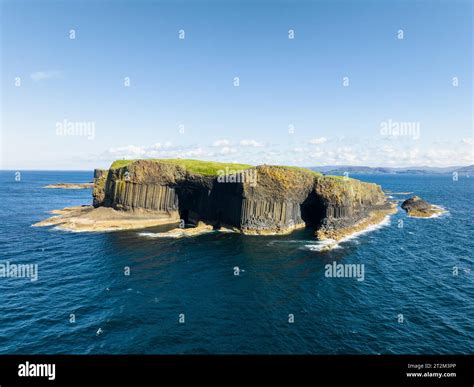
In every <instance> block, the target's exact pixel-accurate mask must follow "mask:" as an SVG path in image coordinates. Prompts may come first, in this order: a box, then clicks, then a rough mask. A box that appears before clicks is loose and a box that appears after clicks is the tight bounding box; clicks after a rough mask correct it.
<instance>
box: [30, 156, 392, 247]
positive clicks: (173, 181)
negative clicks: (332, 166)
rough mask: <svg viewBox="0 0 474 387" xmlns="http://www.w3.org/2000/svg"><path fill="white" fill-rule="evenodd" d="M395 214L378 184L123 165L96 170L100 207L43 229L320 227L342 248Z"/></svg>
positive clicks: (308, 174) (278, 170) (264, 230)
mask: <svg viewBox="0 0 474 387" xmlns="http://www.w3.org/2000/svg"><path fill="white" fill-rule="evenodd" d="M395 211H396V205H395V204H394V203H391V202H389V201H388V200H387V198H386V196H385V194H384V192H383V191H382V189H381V187H380V186H379V185H377V184H373V183H365V182H362V181H359V180H356V179H352V178H347V177H340V176H325V175H322V174H320V173H318V172H314V171H311V170H309V169H305V168H299V167H287V166H271V165H260V166H257V167H254V166H251V165H245V164H228V163H217V162H207V161H197V160H181V159H175V160H172V159H166V160H119V161H116V162H114V163H113V164H112V165H111V167H110V169H108V170H99V169H96V170H95V172H94V189H93V203H92V206H82V207H71V208H66V209H63V210H57V211H55V212H54V213H55V215H56V216H53V217H51V218H49V219H46V220H44V221H42V222H39V223H37V224H35V226H49V225H56V226H58V227H59V228H62V229H68V230H76V231H110V230H119V229H120V230H121V229H138V228H145V227H151V226H156V225H161V224H176V226H177V228H178V227H179V224H180V223H181V226H182V225H184V224H186V225H194V226H198V227H197V228H198V229H200V228H202V229H203V230H205V231H208V230H209V229H214V230H226V231H229V230H233V231H236V232H241V233H244V234H252V235H275V234H286V233H289V232H291V231H293V230H294V229H297V228H301V227H312V228H314V230H315V235H316V236H317V237H318V239H333V240H336V241H337V240H340V239H342V238H344V237H346V236H348V235H350V234H352V233H354V232H357V231H361V230H363V229H365V228H366V227H368V226H370V225H373V224H377V223H380V222H381V221H382V220H383V219H385V217H386V216H387V215H389V214H391V213H394V212H395ZM196 231H197V230H194V231H190V233H193V234H196V233H197V232H196ZM182 232H185V231H180V230H176V231H175V233H182Z"/></svg>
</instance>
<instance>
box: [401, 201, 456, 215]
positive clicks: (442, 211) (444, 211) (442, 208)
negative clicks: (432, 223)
mask: <svg viewBox="0 0 474 387" xmlns="http://www.w3.org/2000/svg"><path fill="white" fill-rule="evenodd" d="M432 206H433V207H435V208H437V209H438V210H440V211H441V212H437V213H435V214H433V215H431V216H426V217H422V216H410V215H408V217H410V218H417V219H434V218H439V217H441V216H449V215H451V214H450V212H449V211H448V210H447V209H446V208H444V207H442V206H437V205H435V204H432Z"/></svg>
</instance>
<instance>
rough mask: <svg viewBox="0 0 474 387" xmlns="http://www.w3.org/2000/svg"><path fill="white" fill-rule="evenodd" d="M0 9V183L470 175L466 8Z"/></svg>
mask: <svg viewBox="0 0 474 387" xmlns="http://www.w3.org/2000/svg"><path fill="white" fill-rule="evenodd" d="M0 2H1V16H0V17H1V19H0V20H1V44H0V49H1V101H0V107H1V111H0V112H1V137H0V139H1V143H0V152H1V155H0V168H1V169H10V170H21V169H53V170H69V169H71V170H88V169H92V168H96V167H101V168H106V167H108V166H109V165H110V163H111V162H112V161H113V160H116V159H123V158H126V159H130V158H132V159H136V158H193V159H203V160H216V161H225V162H243V163H250V164H255V165H257V164H264V163H266V164H277V165H298V166H322V165H364V166H392V167H407V166H454V165H470V164H474V130H473V96H472V94H473V78H472V54H473V30H472V23H473V5H472V2H471V1H468V0H466V1H458V0H454V1H405V0H403V1H399V0H396V1H395V0H385V1H365V0H364V1H362V0H361V1H358V0H353V1H316V0H315V1H298V0H297V1H281V0H273V1H267V0H266V1H263V0H260V1H258V0H257V1H243V0H240V1H236V0H230V1H225V2H224V1H200V0H194V1H190V0H184V1H183V0H182V1H179V0H178V1H142V0H134V1H131V0H129V1H111V0H109V1H91V0H87V1H84V0H83V1H80V0H79V1H43V0H36V1H22V0H15V1H13V0H0Z"/></svg>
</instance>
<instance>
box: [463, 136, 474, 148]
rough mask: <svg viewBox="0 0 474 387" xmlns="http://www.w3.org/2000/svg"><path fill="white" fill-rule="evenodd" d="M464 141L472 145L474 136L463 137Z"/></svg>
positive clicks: (473, 144)
mask: <svg viewBox="0 0 474 387" xmlns="http://www.w3.org/2000/svg"><path fill="white" fill-rule="evenodd" d="M462 142H463V143H464V144H467V145H470V146H474V137H467V138H463V139H462Z"/></svg>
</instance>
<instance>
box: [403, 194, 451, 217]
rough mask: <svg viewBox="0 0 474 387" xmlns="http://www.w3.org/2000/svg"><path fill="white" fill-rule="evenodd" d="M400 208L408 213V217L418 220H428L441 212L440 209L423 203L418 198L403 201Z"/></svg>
mask: <svg viewBox="0 0 474 387" xmlns="http://www.w3.org/2000/svg"><path fill="white" fill-rule="evenodd" d="M401 207H402V208H403V209H404V210H405V211H406V212H407V213H408V215H410V216H414V217H419V218H428V217H430V216H432V215H434V214H436V213H439V212H442V210H441V209H440V208H438V207H435V206H433V205H432V204H429V203H428V202H425V201H424V200H423V199H422V198H420V197H419V196H413V197H411V198H409V199H407V200H405V201H404V202H403V203H402V205H401Z"/></svg>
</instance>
